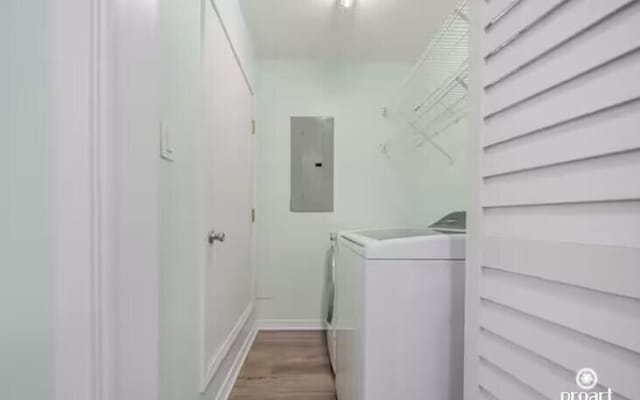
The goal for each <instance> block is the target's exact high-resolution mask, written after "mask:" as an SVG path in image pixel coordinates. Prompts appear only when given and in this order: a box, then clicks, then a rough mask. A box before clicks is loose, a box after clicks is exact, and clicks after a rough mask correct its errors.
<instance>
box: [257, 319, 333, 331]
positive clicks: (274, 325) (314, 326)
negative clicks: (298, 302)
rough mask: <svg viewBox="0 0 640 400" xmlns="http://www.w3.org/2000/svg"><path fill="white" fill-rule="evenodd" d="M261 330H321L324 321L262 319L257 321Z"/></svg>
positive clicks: (323, 327)
mask: <svg viewBox="0 0 640 400" xmlns="http://www.w3.org/2000/svg"><path fill="white" fill-rule="evenodd" d="M258 330H261V331H322V330H325V326H324V322H323V321H322V320H319V319H318V320H315V319H262V320H259V321H258Z"/></svg>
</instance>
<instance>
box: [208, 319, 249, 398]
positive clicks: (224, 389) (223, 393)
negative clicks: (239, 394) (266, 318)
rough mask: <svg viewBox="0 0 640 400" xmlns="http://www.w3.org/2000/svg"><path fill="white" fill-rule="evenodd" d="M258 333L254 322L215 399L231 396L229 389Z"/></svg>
mask: <svg viewBox="0 0 640 400" xmlns="http://www.w3.org/2000/svg"><path fill="white" fill-rule="evenodd" d="M257 334H258V327H257V324H256V323H254V324H253V327H252V328H251V333H250V334H249V335H247V338H246V339H245V341H244V343H242V349H241V350H240V351H239V352H238V356H237V357H236V359H235V360H234V361H233V365H232V367H231V369H230V370H229V373H228V374H227V377H226V378H225V380H224V383H223V384H222V386H221V387H220V391H218V394H217V395H216V400H228V399H229V396H231V391H232V390H233V387H234V386H235V384H236V380H237V379H238V375H239V374H240V370H241V369H242V366H243V365H244V362H245V360H246V359H247V356H248V355H249V351H250V350H251V346H253V342H254V341H255V340H256V335H257Z"/></svg>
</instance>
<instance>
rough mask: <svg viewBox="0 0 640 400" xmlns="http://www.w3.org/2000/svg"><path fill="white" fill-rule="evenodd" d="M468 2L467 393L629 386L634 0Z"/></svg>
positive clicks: (639, 180) (539, 394)
mask: <svg viewBox="0 0 640 400" xmlns="http://www.w3.org/2000/svg"><path fill="white" fill-rule="evenodd" d="M475 6H476V7H475V9H474V18H475V20H476V21H479V22H476V23H475V25H476V26H475V29H474V32H473V38H472V46H476V48H478V49H479V50H477V51H474V52H473V54H472V58H473V68H474V72H475V74H474V76H475V80H474V82H473V86H474V88H475V96H474V99H475V101H476V107H475V109H474V110H475V111H474V117H473V118H474V119H475V121H476V122H477V125H476V126H479V129H476V130H474V132H473V135H474V149H473V151H474V154H473V159H474V164H475V165H474V166H475V168H474V182H473V188H474V189H473V190H474V195H473V196H474V203H473V207H472V212H471V215H470V240H469V249H470V251H469V257H468V270H467V273H468V276H467V290H468V293H467V307H468V312H467V341H466V346H467V350H466V352H467V355H466V365H465V368H466V371H465V398H466V399H468V400H471V399H491V400H494V399H498V400H507V399H525V400H528V399H559V398H560V396H561V392H563V391H579V390H580V389H579V388H578V387H577V385H576V383H575V375H576V372H577V371H578V370H580V369H582V368H593V369H594V370H595V371H596V372H597V373H598V377H599V385H598V386H597V387H596V388H595V389H594V390H600V391H605V390H606V389H607V388H611V389H612V390H613V392H614V397H613V398H615V399H640V379H638V378H640V1H638V0H632V1H629V0H610V1H598V0H544V1H542V0H541V1H534V0H513V1H506V0H505V1H503V0H491V1H485V0H478V1H476V2H475Z"/></svg>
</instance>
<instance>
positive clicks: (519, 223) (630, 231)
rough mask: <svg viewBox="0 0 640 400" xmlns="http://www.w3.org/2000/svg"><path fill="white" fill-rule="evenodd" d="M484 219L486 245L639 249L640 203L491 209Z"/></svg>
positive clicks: (639, 261) (639, 262) (638, 263)
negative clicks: (505, 241) (494, 241)
mask: <svg viewBox="0 0 640 400" xmlns="http://www.w3.org/2000/svg"><path fill="white" fill-rule="evenodd" d="M485 216H486V217H485V234H486V238H487V239H486V240H489V241H490V240H491V237H500V238H510V239H513V240H521V241H526V240H529V241H544V242H567V243H573V244H581V245H595V246H608V247H627V248H634V249H638V248H640V201H629V202H605V203H584V204H562V205H548V206H532V207H505V208H491V209H487V210H485ZM636 265H639V266H640V260H638V262H637V263H636Z"/></svg>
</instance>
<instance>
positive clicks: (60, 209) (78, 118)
mask: <svg viewBox="0 0 640 400" xmlns="http://www.w3.org/2000/svg"><path fill="white" fill-rule="evenodd" d="M157 6H158V0H133V1H131V0H129V1H124V0H116V1H110V0H55V8H54V9H55V16H54V18H55V24H54V37H53V41H52V43H53V54H54V55H55V57H54V71H53V73H54V93H55V94H54V100H55V101H54V103H55V104H56V109H55V110H54V115H55V121H56V126H55V127H56V130H55V131H56V140H55V143H56V146H55V148H54V149H53V151H54V152H55V156H54V159H55V162H54V165H53V168H54V171H55V175H54V176H55V182H54V185H55V188H56V197H55V204H54V218H55V224H54V227H55V228H54V229H55V241H56V255H55V282H54V285H55V294H54V343H53V344H54V351H55V362H54V363H55V364H54V369H55V377H54V385H55V397H54V398H55V399H58V400H66V399H86V400H112V399H116V398H117V399H118V400H134V399H135V400H157V398H158V390H159V385H158V381H159V373H158V371H159V343H158V339H157V333H158V319H159V301H158V298H159V297H158V295H159V293H158V292H159V287H158V274H159V271H158V269H159V265H158V263H157V262H155V263H154V262H153V260H154V257H157V254H158V250H159V242H158V240H154V237H155V236H157V232H154V230H157V226H154V225H153V224H150V225H149V227H148V228H146V227H142V228H139V229H138V230H137V231H136V232H134V233H136V234H140V230H141V229H146V230H147V231H148V233H149V235H150V236H149V243H148V245H146V246H145V248H144V250H142V251H143V252H144V253H145V254H144V255H143V256H142V259H143V260H142V261H141V262H139V263H138V262H137V260H136V259H135V257H134V256H133V254H132V252H131V249H130V248H129V249H125V251H123V249H122V247H123V246H122V244H123V243H125V242H126V241H127V239H131V238H127V237H124V238H120V237H121V236H122V235H121V232H119V231H118V228H119V227H121V226H122V225H123V224H121V223H120V222H121V221H118V218H120V220H122V219H123V218H124V217H123V215H124V216H126V215H127V214H132V213H134V212H135V211H136V210H135V207H138V208H140V204H135V205H129V203H128V202H127V200H128V199H129V198H131V197H132V196H134V195H135V193H132V192H133V189H134V187H135V182H132V181H133V180H134V179H136V178H137V179H140V178H141V176H139V175H138V176H137V177H134V178H128V177H126V176H124V175H123V174H122V173H120V175H118V172H117V171H118V170H117V168H118V166H119V165H120V164H122V162H123V161H125V162H126V161H131V160H132V159H135V157H136V156H138V155H139V153H141V150H142V151H145V150H144V149H145V148H146V146H145V147H143V146H141V143H140V142H136V143H135V144H134V146H137V147H135V148H133V149H132V150H131V154H126V155H122V153H123V152H122V146H123V144H122V142H123V139H124V138H126V136H127V133H128V132H127V131H126V128H127V127H126V125H127V123H128V122H130V121H129V120H126V118H128V117H130V116H127V115H125V116H123V115H121V110H120V109H119V108H118V104H120V103H121V102H122V101H123V100H125V98H126V96H127V95H128V93H125V92H124V89H123V88H125V89H126V85H125V84H124V83H123V82H121V80H122V79H123V78H121V77H120V76H119V72H120V71H123V70H124V71H126V70H127V67H129V66H132V67H133V68H134V69H136V70H137V71H138V73H139V71H140V69H141V68H142V67H143V65H144V63H145V59H144V57H143V58H142V59H141V60H134V61H132V60H131V59H130V58H127V56H126V51H129V52H131V51H132V46H138V47H143V48H144V46H145V45H149V49H148V50H146V49H145V51H147V54H146V55H151V54H153V53H154V52H155V51H156V50H157V49H156V47H155V45H156V44H157V43H156V40H157V39H155V38H153V37H152V36H153V35H149V32H150V29H153V27H154V24H157V18H158V16H157ZM140 21H142V22H144V23H143V24H139V22H140ZM145 24H146V26H145V27H140V25H145ZM143 29H146V31H143ZM155 36H156V37H157V36H158V35H155ZM129 39H131V40H129ZM130 41H131V42H133V43H134V44H130V43H129V42H130ZM125 62H128V63H129V65H123V64H124V63H125ZM156 116H158V117H159V113H158V114H154V113H152V112H150V113H148V114H146V115H145V117H144V118H145V120H146V121H147V122H149V123H153V119H154V118H155V117H156ZM158 120H159V119H158ZM140 136H141V137H145V140H147V141H148V143H146V144H149V143H151V144H153V143H155V140H156V138H155V137H148V136H147V135H142V134H141V135H140ZM118 146H120V148H118ZM153 149H154V152H155V147H153ZM147 153H148V152H147ZM145 155H146V156H147V158H146V159H145V161H144V162H145V165H144V166H143V168H142V172H141V173H144V174H147V175H148V176H145V178H148V179H149V180H153V179H154V176H151V175H153V174H156V173H157V169H158V168H159V166H158V165H157V164H158V161H157V159H156V160H151V158H150V157H148V154H145ZM153 161H155V163H153ZM123 176H124V177H123ZM148 197H149V198H148V199H147V198H146V195H145V199H147V200H150V202H151V203H154V202H155V204H157V203H158V201H159V197H158V193H149V195H148ZM149 207H151V208H152V209H153V208H154V207H155V205H154V204H151V205H150V206H149ZM140 225H141V224H139V225H138V226H139V227H140ZM119 238H120V239H119ZM126 250H129V253H126ZM123 252H124V253H125V254H124V255H123V254H122V253H123ZM154 264H155V265H154ZM144 274H146V276H145V275H144ZM141 277H144V282H142V284H139V283H129V282H140V281H141V279H140V278H141ZM124 311H126V312H124ZM154 332H155V334H154ZM154 335H155V337H154Z"/></svg>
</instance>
